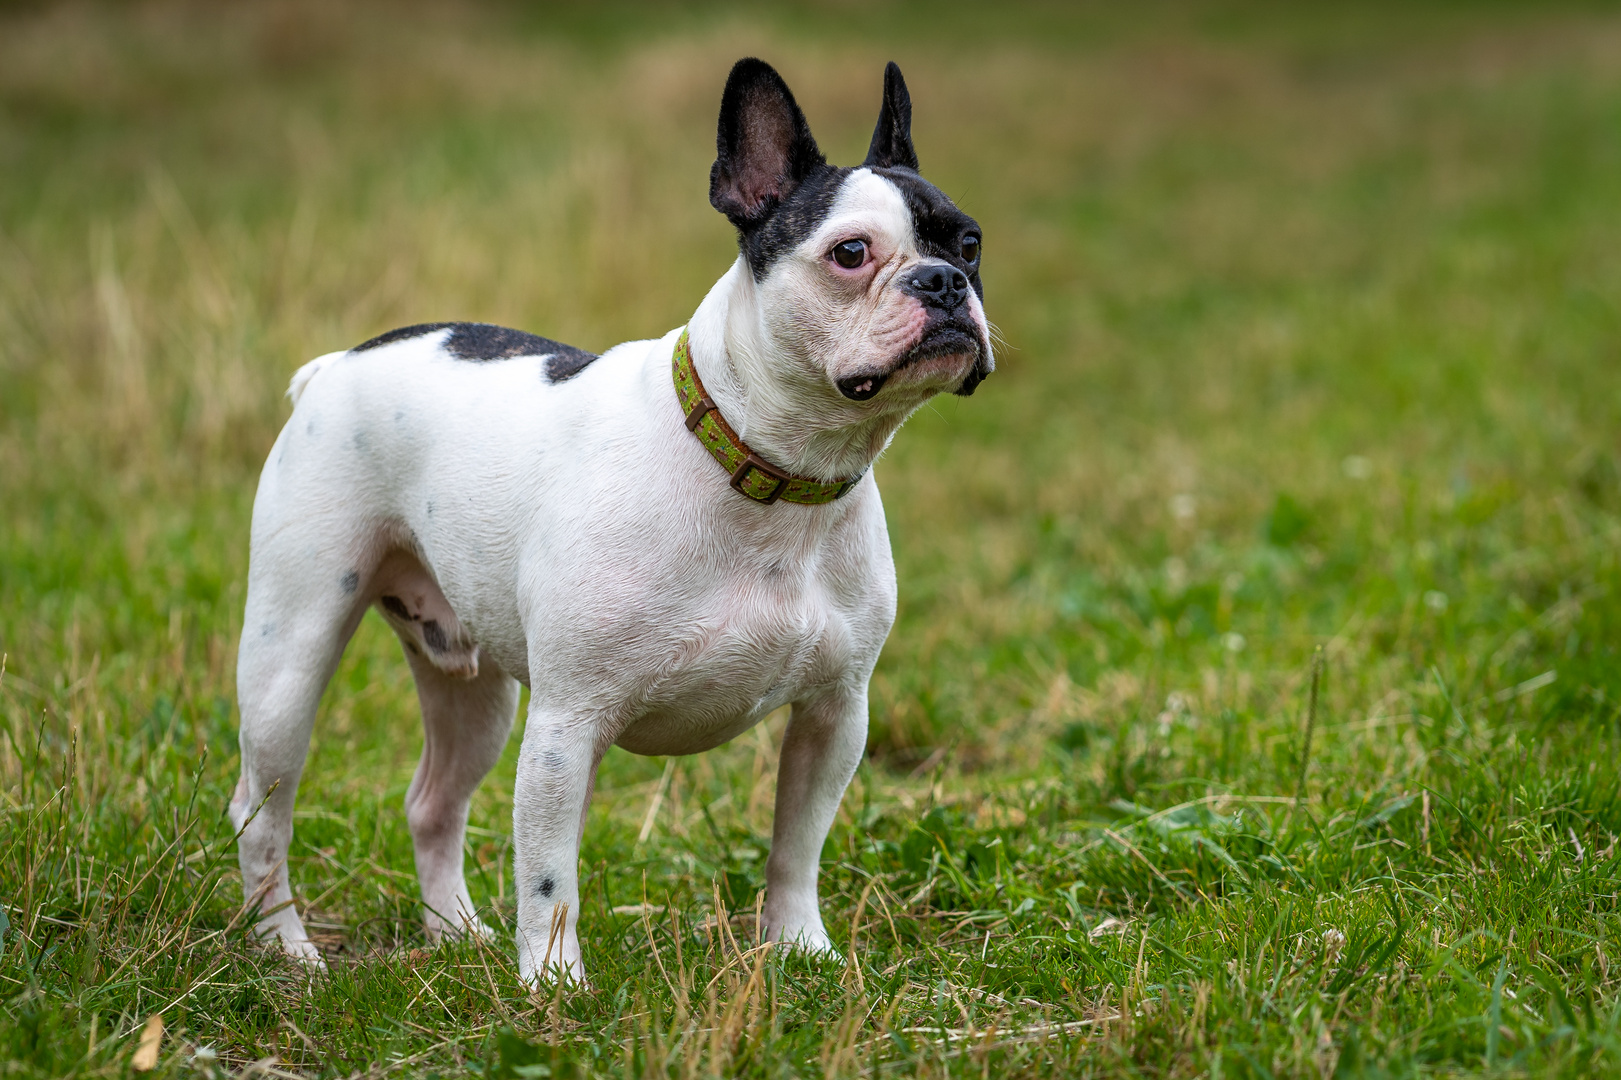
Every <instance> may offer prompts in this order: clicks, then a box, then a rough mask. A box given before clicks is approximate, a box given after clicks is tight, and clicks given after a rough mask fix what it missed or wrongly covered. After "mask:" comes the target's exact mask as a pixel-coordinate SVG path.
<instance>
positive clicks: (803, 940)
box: [765, 922, 844, 963]
mask: <svg viewBox="0 0 1621 1080" xmlns="http://www.w3.org/2000/svg"><path fill="white" fill-rule="evenodd" d="M765 939H766V940H767V941H769V942H772V943H774V944H775V945H776V946H777V947H778V948H782V949H789V950H792V951H793V952H796V953H800V954H802V955H804V956H806V957H813V958H815V959H817V960H831V961H833V962H834V963H843V962H844V954H843V953H841V952H839V950H838V949H837V948H835V947H834V945H833V941H832V939H831V938H829V937H828V936H827V931H826V930H825V929H823V927H822V924H821V923H820V922H817V923H814V924H809V923H806V924H801V925H799V926H792V927H790V926H772V925H770V924H769V923H768V924H767V925H766V933H765Z"/></svg>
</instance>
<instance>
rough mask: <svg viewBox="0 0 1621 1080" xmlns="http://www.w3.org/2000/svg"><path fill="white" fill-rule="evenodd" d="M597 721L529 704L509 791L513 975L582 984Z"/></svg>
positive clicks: (597, 757)
mask: <svg viewBox="0 0 1621 1080" xmlns="http://www.w3.org/2000/svg"><path fill="white" fill-rule="evenodd" d="M596 735H597V732H596V726H595V725H594V724H592V723H591V722H589V721H582V720H580V719H578V718H577V717H572V716H568V715H566V714H558V713H552V712H546V711H543V710H538V709H536V708H535V706H534V705H533V704H531V705H530V709H529V719H528V721H527V723H526V726H525V728H524V735H523V747H522V749H521V750H520V751H519V753H518V779H517V785H516V788H515V791H514V794H513V806H512V838H513V847H514V858H513V872H514V875H515V878H516V881H515V887H516V892H517V895H518V974H519V976H520V977H522V978H523V980H524V981H525V982H527V983H529V984H531V985H534V984H536V983H538V982H540V981H541V980H542V979H543V978H545V977H546V976H547V974H548V972H550V974H552V975H557V974H562V975H566V976H568V977H569V978H573V979H576V980H579V981H581V982H583V981H584V980H585V968H584V967H583V965H582V964H581V963H580V940H579V937H578V935H577V934H576V933H575V927H576V925H577V924H578V923H579V918H580V874H579V865H580V838H581V835H582V834H583V832H584V821H585V811H586V806H587V804H588V803H589V802H590V800H591V789H592V787H593V786H594V783H595V780H596V771H597V764H598V763H599V762H600V760H601V756H602V755H601V753H600V752H599V750H598V748H597V737H596Z"/></svg>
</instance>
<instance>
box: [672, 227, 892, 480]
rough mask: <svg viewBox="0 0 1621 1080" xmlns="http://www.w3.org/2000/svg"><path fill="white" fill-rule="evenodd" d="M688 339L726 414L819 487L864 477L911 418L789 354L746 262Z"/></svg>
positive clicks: (759, 446)
mask: <svg viewBox="0 0 1621 1080" xmlns="http://www.w3.org/2000/svg"><path fill="white" fill-rule="evenodd" d="M687 337H688V341H689V342H690V343H691V348H692V362H693V366H694V367H696V368H697V370H698V377H699V378H700V379H702V380H703V384H704V389H705V390H707V391H708V392H709V396H710V397H711V398H712V399H713V400H714V402H715V405H716V406H717V407H718V408H719V410H720V413H721V415H722V416H724V417H725V418H726V420H727V422H728V423H730V424H731V425H732V428H733V430H735V431H736V432H737V433H738V435H739V436H740V437H741V438H742V439H743V441H744V442H746V443H748V444H749V447H750V449H752V450H753V451H754V452H755V453H756V454H758V455H759V456H760V457H762V458H764V459H765V460H766V461H767V462H768V463H770V464H771V465H774V466H776V467H777V468H778V469H781V470H783V471H784V472H788V473H792V474H794V475H796V476H804V477H809V478H811V479H816V480H841V479H845V478H848V477H852V476H856V475H859V474H860V473H861V472H863V471H865V470H866V469H867V468H869V467H870V466H871V465H872V463H873V461H875V460H876V459H877V457H878V455H879V454H881V453H883V451H884V448H885V447H887V446H888V445H889V440H890V439H892V438H894V436H895V432H896V430H897V429H899V427H900V426H901V425H902V424H903V423H905V422H906V418H907V416H908V415H909V414H910V410H908V411H906V412H898V411H894V410H883V411H880V410H874V409H871V408H870V407H868V408H862V407H860V406H857V405H855V404H854V403H852V402H846V401H844V400H843V399H842V398H839V397H837V396H836V392H835V391H834V389H833V387H832V386H830V385H829V383H828V380H827V377H826V375H825V374H823V373H821V372H820V371H818V370H816V368H815V365H814V364H812V363H810V362H809V361H808V360H806V358H804V357H802V356H792V355H787V356H785V355H783V353H782V349H781V348H780V347H779V346H777V345H776V344H774V343H773V342H772V341H771V338H770V335H769V332H768V330H767V328H766V327H765V325H764V323H763V320H762V318H761V312H760V308H759V294H758V291H757V290H756V289H755V285H754V276H753V275H752V274H751V273H750V272H749V268H748V265H747V263H746V262H745V261H744V260H743V258H742V257H741V256H739V258H738V260H737V262H736V263H734V264H733V265H732V268H731V269H730V270H728V271H727V272H726V273H725V274H724V275H723V276H722V277H721V279H720V280H719V281H717V282H716V283H715V286H714V288H712V289H710V290H709V295H707V296H705V297H704V299H703V303H701V304H699V305H698V310H697V311H695V312H694V313H693V316H692V320H691V321H690V322H689V323H688V324H687ZM672 392H673V391H672Z"/></svg>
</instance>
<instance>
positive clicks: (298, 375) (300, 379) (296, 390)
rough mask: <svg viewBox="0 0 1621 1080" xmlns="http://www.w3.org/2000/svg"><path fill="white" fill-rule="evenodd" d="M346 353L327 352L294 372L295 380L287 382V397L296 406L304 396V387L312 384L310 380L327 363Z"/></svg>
mask: <svg viewBox="0 0 1621 1080" xmlns="http://www.w3.org/2000/svg"><path fill="white" fill-rule="evenodd" d="M344 355H347V354H345V353H341V352H335V353H327V354H326V355H325V356H317V357H316V358H315V359H314V360H311V361H310V362H309V363H307V364H305V365H304V366H303V367H301V368H299V369H298V370H297V371H295V372H293V381H292V382H290V383H288V384H287V399H288V400H289V401H291V402H292V403H293V404H294V405H295V406H296V405H297V404H298V399H299V398H300V397H301V396H303V393H304V388H305V387H307V386H308V385H309V384H310V380H311V379H313V378H315V376H317V375H319V374H320V373H321V369H322V368H324V367H326V366H327V364H329V363H331V362H332V361H333V360H336V359H337V358H338V357H340V356H344Z"/></svg>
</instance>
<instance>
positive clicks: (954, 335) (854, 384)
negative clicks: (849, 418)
mask: <svg viewBox="0 0 1621 1080" xmlns="http://www.w3.org/2000/svg"><path fill="white" fill-rule="evenodd" d="M983 348H984V346H983V345H982V344H981V343H980V339H979V336H978V335H977V334H975V333H974V332H973V330H972V329H971V328H970V327H968V326H965V325H963V324H961V323H959V322H957V321H955V320H953V321H952V322H949V323H941V324H939V325H937V326H935V327H934V328H933V329H931V330H928V331H927V332H925V333H923V334H921V335H919V337H918V338H917V340H915V341H914V342H913V343H912V344H911V345H910V346H908V347H907V349H906V350H905V351H904V352H903V353H902V354H901V358H900V360H899V362H897V363H896V364H895V366H894V367H892V368H890V369H889V370H888V371H884V372H865V373H863V374H860V375H851V376H848V377H847V378H843V379H840V380H839V381H838V387H839V393H841V394H843V395H844V396H845V397H847V398H849V399H850V400H851V401H871V400H872V399H873V398H875V397H877V396H878V391H880V390H882V389H883V388H884V384H885V383H887V382H888V381H889V380H890V379H891V378H892V377H894V376H896V375H899V374H901V373H902V372H905V371H908V370H912V369H918V368H924V367H929V366H934V365H932V364H931V361H935V360H947V359H954V360H956V361H958V363H957V364H952V365H950V366H951V367H958V366H961V364H962V363H964V362H966V363H968V364H972V363H973V362H974V361H975V360H977V359H978V358H979V355H980V352H981V350H982V349H983ZM941 366H944V365H941ZM930 374H936V373H935V372H931V373H930Z"/></svg>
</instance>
